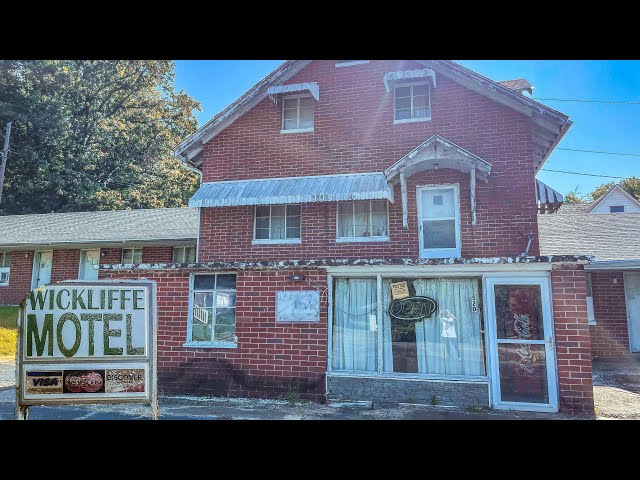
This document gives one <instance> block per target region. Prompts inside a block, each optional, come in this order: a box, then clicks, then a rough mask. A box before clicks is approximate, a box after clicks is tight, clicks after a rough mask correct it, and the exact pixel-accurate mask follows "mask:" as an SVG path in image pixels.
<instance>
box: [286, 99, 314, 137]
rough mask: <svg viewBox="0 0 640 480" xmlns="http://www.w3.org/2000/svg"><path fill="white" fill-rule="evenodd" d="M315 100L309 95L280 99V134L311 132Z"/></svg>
mask: <svg viewBox="0 0 640 480" xmlns="http://www.w3.org/2000/svg"><path fill="white" fill-rule="evenodd" d="M314 110H315V100H314V99H313V97H312V96H309V95H293V96H288V97H284V98H283V99H282V133H299V132H313V112H314Z"/></svg>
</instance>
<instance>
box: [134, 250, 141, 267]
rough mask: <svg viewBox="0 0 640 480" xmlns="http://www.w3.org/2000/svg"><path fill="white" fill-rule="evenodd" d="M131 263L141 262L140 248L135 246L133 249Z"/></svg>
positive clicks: (137, 263) (138, 263)
mask: <svg viewBox="0 0 640 480" xmlns="http://www.w3.org/2000/svg"><path fill="white" fill-rule="evenodd" d="M133 263H134V264H135V265H140V264H141V263H142V249H141V248H136V249H134V250H133Z"/></svg>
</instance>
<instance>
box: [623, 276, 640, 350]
mask: <svg viewBox="0 0 640 480" xmlns="http://www.w3.org/2000/svg"><path fill="white" fill-rule="evenodd" d="M624 291H625V297H626V298H627V323H628V326H629V349H630V350H631V351H632V352H640V274H638V273H625V274H624Z"/></svg>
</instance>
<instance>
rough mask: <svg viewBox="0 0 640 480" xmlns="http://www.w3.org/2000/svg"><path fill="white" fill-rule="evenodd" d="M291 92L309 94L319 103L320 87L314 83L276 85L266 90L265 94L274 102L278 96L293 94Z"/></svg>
mask: <svg viewBox="0 0 640 480" xmlns="http://www.w3.org/2000/svg"><path fill="white" fill-rule="evenodd" d="M293 92H309V93H310V94H311V96H312V97H313V98H315V99H316V101H317V102H319V101H320V87H319V86H318V84H317V83H316V82H307V83H294V84H291V85H277V86H275V87H269V88H268V89H267V94H268V95H269V97H270V98H271V99H272V100H273V101H276V99H277V98H278V97H277V96H278V95H279V94H283V93H293Z"/></svg>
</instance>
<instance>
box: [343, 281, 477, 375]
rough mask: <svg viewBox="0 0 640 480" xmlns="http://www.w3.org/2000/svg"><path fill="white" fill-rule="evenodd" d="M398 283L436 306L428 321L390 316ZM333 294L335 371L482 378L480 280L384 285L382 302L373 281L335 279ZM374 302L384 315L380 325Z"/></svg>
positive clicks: (411, 293)
mask: <svg viewBox="0 0 640 480" xmlns="http://www.w3.org/2000/svg"><path fill="white" fill-rule="evenodd" d="M397 282H407V285H408V290H409V294H410V298H411V299H413V298H415V297H428V298H431V299H433V300H434V301H435V310H434V311H433V312H432V314H431V316H430V317H428V318H419V319H407V318H399V317H402V316H401V315H399V316H396V315H391V314H390V312H389V310H390V306H391V302H392V301H393V299H392V293H391V284H392V283H397ZM334 291H335V294H334V321H333V349H332V368H333V369H334V370H350V371H367V372H381V373H382V372H386V373H401V374H402V373H412V374H424V375H434V374H435V375H463V376H484V375H485V374H486V371H485V361H484V358H485V355H484V338H483V323H482V305H481V293H480V280H479V279H477V278H456V279H446V278H425V279H406V278H403V279H383V281H382V298H381V299H378V298H377V296H376V279H337V280H336V281H335V290H334ZM378 301H380V302H381V309H382V312H383V315H382V318H381V319H380V320H379V319H378V318H377V307H378ZM416 301H417V302H419V301H420V300H419V299H417V300H416ZM378 329H381V333H380V334H379V333H378ZM379 339H380V341H379ZM378 358H380V359H381V360H382V361H381V362H379V361H378Z"/></svg>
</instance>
